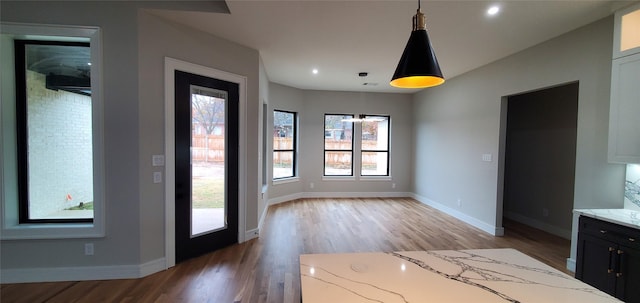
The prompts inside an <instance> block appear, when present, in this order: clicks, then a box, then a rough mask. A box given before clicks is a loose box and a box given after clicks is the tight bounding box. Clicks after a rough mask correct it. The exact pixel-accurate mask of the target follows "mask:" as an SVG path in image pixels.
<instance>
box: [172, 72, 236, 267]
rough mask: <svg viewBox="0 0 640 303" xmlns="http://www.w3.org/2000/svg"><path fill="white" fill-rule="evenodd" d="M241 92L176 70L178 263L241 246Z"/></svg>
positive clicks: (228, 85) (226, 83)
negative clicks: (239, 123) (239, 133)
mask: <svg viewBox="0 0 640 303" xmlns="http://www.w3.org/2000/svg"><path fill="white" fill-rule="evenodd" d="M238 88H239V86H238V84H237V83H233V82H227V81H223V80H219V79H213V78H209V77H205V76H202V75H196V74H191V73H187V72H182V71H177V70H176V71H175V137H176V143H175V144H176V146H175V153H176V167H175V169H176V184H175V188H176V197H175V198H176V202H175V203H176V205H175V222H176V223H175V226H176V230H175V237H176V239H175V240H176V262H181V261H183V260H186V259H189V258H193V257H197V256H199V255H202V254H205V253H207V252H210V251H213V250H216V249H219V248H222V247H225V246H228V245H231V244H234V243H237V242H238V129H239V126H238V120H239V118H238V117H239V90H238Z"/></svg>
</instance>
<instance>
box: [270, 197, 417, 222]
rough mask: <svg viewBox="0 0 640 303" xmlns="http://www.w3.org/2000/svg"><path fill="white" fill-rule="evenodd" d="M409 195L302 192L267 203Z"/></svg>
mask: <svg viewBox="0 0 640 303" xmlns="http://www.w3.org/2000/svg"><path fill="white" fill-rule="evenodd" d="M411 196H412V194H411V193H406V192H304V193H295V194H291V195H286V196H281V197H276V198H273V199H269V204H268V205H269V206H271V205H275V204H279V203H284V202H289V201H294V200H297V199H303V198H378V197H380V198H404V197H411ZM265 212H266V211H265ZM261 220H262V219H261Z"/></svg>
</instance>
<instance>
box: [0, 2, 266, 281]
mask: <svg viewBox="0 0 640 303" xmlns="http://www.w3.org/2000/svg"><path fill="white" fill-rule="evenodd" d="M1 5H2V7H1V19H2V21H3V22H23V23H36V24H60V25H83V26H99V27H100V28H101V29H102V39H103V41H102V42H103V43H102V45H103V52H102V53H103V75H102V76H103V77H102V80H103V88H104V89H103V91H104V114H103V115H104V151H103V153H104V157H105V172H104V173H105V175H104V178H105V185H106V188H105V190H104V192H105V206H106V237H104V238H100V239H90V240H87V239H68V240H11V241H2V244H1V245H0V246H1V248H0V249H1V253H0V255H1V264H2V268H3V269H11V268H13V269H15V268H53V267H82V266H101V265H108V266H113V265H138V264H144V263H146V262H150V261H152V260H155V259H158V258H162V257H163V256H164V202H163V201H164V194H163V192H164V190H163V185H162V184H153V183H152V182H151V176H152V171H153V168H152V166H151V155H153V154H162V153H163V150H164V109H163V102H164V56H171V57H174V58H176V59H182V60H184V61H189V62H193V63H196V64H201V65H205V66H209V67H212V68H216V69H220V70H225V71H229V72H232V73H235V74H240V75H244V76H246V77H247V79H248V87H247V98H248V105H247V109H246V115H247V121H248V122H247V125H246V127H247V130H248V131H249V134H248V137H247V157H246V159H244V160H245V161H247V163H246V167H247V179H246V180H241V182H246V188H247V218H246V228H247V230H250V229H253V228H256V227H257V223H258V222H257V213H258V209H257V197H258V179H257V177H256V176H257V175H258V173H257V172H258V170H257V167H258V145H257V144H258V139H257V138H258V121H259V120H258V108H259V106H258V81H259V79H258V70H259V57H258V52H257V51H255V50H251V49H248V48H246V47H242V46H239V45H237V44H234V43H230V42H228V41H225V40H222V39H218V38H215V37H212V36H210V35H206V34H204V33H201V32H198V31H196V30H193V29H187V28H184V27H180V26H174V25H171V24H168V23H166V22H163V21H161V20H160V19H158V18H156V17H153V16H151V15H149V14H147V13H145V12H140V11H139V8H140V7H142V6H144V7H145V8H147V7H157V5H159V6H162V7H167V6H170V7H172V8H176V9H194V10H201V11H202V10H204V11H219V12H228V9H227V7H226V4H225V3H224V2H203V1H189V2H183V3H180V2H162V1H161V2H124V1H122V2H119V1H117V2H113V1H105V2H93V1H92V2H57V1H56V2H54V1H45V2H32V1H16V2H13V1H2V4H1ZM88 241H90V242H93V243H94V244H95V255H94V256H84V248H83V245H84V243H86V242H88ZM52 256H55V257H52Z"/></svg>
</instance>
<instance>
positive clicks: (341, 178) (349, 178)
mask: <svg viewBox="0 0 640 303" xmlns="http://www.w3.org/2000/svg"><path fill="white" fill-rule="evenodd" d="M355 180H356V177H354V176H323V177H322V181H355Z"/></svg>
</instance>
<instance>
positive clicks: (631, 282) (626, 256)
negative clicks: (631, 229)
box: [616, 246, 640, 303]
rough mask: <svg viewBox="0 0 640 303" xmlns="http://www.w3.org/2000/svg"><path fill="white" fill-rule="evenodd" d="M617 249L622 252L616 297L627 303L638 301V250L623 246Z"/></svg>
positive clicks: (639, 253) (639, 281)
mask: <svg viewBox="0 0 640 303" xmlns="http://www.w3.org/2000/svg"><path fill="white" fill-rule="evenodd" d="M619 249H620V251H621V252H622V253H621V255H620V258H619V259H620V274H619V277H618V278H617V284H616V297H618V299H620V300H623V301H625V302H627V303H640V250H638V249H633V248H629V247H625V246H620V247H619Z"/></svg>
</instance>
